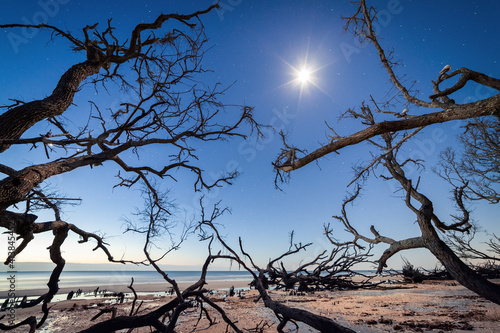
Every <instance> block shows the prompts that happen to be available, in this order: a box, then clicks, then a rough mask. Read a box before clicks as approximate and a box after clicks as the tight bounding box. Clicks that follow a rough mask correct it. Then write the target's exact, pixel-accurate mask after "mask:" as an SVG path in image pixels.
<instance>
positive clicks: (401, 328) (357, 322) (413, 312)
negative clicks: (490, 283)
mask: <svg viewBox="0 0 500 333" xmlns="http://www.w3.org/2000/svg"><path fill="white" fill-rule="evenodd" d="M248 282H249V281H243V280H240V281H213V282H210V285H208V286H207V288H209V289H218V290H217V291H215V292H214V293H213V295H211V299H212V300H213V301H214V302H215V303H216V304H217V305H219V306H220V307H222V308H223V309H224V310H225V311H226V314H227V315H228V317H229V318H231V319H232V320H233V321H234V322H237V326H238V327H239V328H240V329H242V330H243V329H251V328H255V327H256V326H257V325H258V324H260V327H263V326H264V327H265V328H264V329H263V330H262V332H276V324H277V320H276V318H275V316H274V314H273V313H272V311H270V310H269V309H266V308H265V307H264V306H263V304H262V302H261V301H259V302H255V300H256V299H257V297H258V295H257V292H256V291H255V290H248V289H245V290H244V291H242V293H241V297H239V296H238V293H237V296H234V297H229V296H228V295H227V288H229V287H231V286H234V287H235V289H236V290H237V291H238V289H240V288H245V287H247V285H248ZM185 286H186V284H182V285H181V287H185ZM116 287H117V289H114V290H113V291H129V290H127V288H126V287H123V286H120V287H119V286H116ZM118 287H119V288H118ZM136 287H137V288H136V290H137V291H138V292H140V296H139V300H141V301H143V304H142V307H141V311H140V312H139V313H140V314H141V313H147V312H149V311H151V310H152V309H155V308H156V307H158V306H160V305H162V304H165V303H166V302H168V301H169V300H170V299H172V296H170V295H167V294H165V292H164V291H163V290H162V289H158V287H159V286H158V285H140V286H139V285H138V286H136ZM109 289H111V288H109ZM61 292H63V291H61ZM153 292H154V293H153ZM270 295H271V297H273V299H274V300H279V301H281V302H283V303H284V304H286V305H288V306H290V307H296V308H302V309H305V310H308V311H311V312H314V313H316V314H320V315H323V316H327V317H329V318H331V319H333V320H335V321H337V322H338V323H340V324H342V325H344V326H347V327H349V328H351V329H353V330H354V331H356V332H466V331H473V332H480V333H485V332H498V331H499V330H500V306H498V305H495V304H493V303H491V302H489V301H487V300H485V299H483V298H482V297H479V296H477V295H475V294H474V293H472V292H470V291H469V290H467V289H465V288H464V287H462V286H461V285H459V284H457V283H456V282H454V281H426V282H424V283H422V284H402V283H396V284H383V285H381V286H380V287H378V288H376V289H371V290H349V291H321V292H314V293H312V292H311V293H306V294H304V295H290V293H289V292H285V291H270ZM127 300H128V302H127ZM115 301H116V300H115V299H103V298H95V297H94V298H87V299H84V300H78V299H73V300H69V301H61V302H56V303H54V305H53V307H52V309H51V312H50V315H49V317H48V319H47V322H46V324H45V325H44V327H43V328H42V329H41V330H39V331H40V332H77V331H79V330H82V329H84V328H86V327H90V326H91V325H93V324H94V323H96V322H99V321H102V320H106V319H108V318H110V315H111V314H109V313H106V314H104V315H102V316H100V317H99V318H98V319H97V320H95V321H94V322H91V321H90V318H92V317H93V316H95V315H96V314H98V313H99V312H100V310H101V309H104V308H106V307H110V306H112V303H113V302H115ZM130 301H131V298H130V297H128V298H127V299H126V301H125V302H124V303H123V304H114V305H113V306H115V307H116V309H117V315H125V314H128V312H129V311H130V308H131V302H130ZM207 309H208V311H209V314H210V316H211V317H212V319H214V318H215V320H216V322H217V323H216V324H215V325H212V326H210V325H209V321H208V320H207V319H206V318H204V317H203V318H202V319H201V320H200V321H199V323H198V324H197V325H195V324H196V323H197V321H198V318H199V317H200V309H199V308H190V309H188V310H186V311H185V312H184V314H183V315H182V316H181V318H180V321H179V324H178V326H177V332H207V333H218V332H224V331H225V330H226V324H225V323H224V322H223V321H222V318H221V316H220V315H219V314H218V313H216V312H215V310H213V309H211V308H210V307H208V306H207ZM30 315H37V316H38V317H40V307H39V306H38V307H35V308H30V309H18V310H17V312H16V317H17V319H18V320H22V319H23V318H26V317H28V316H30ZM286 328H287V330H285V331H289V332H297V331H298V332H317V331H316V330H313V329H310V328H309V327H307V326H305V325H303V324H299V325H298V330H297V328H296V327H295V326H294V325H292V324H288V325H287V327H286ZM11 332H26V327H24V328H20V329H17V330H13V331H11ZM37 332H38V330H37ZM123 332H126V330H124V331H123ZM134 332H150V329H149V328H142V329H138V330H134Z"/></svg>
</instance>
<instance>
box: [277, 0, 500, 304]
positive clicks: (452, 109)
mask: <svg viewBox="0 0 500 333" xmlns="http://www.w3.org/2000/svg"><path fill="white" fill-rule="evenodd" d="M354 3H355V4H356V5H357V10H356V13H355V14H354V15H352V16H350V17H346V18H345V20H346V27H345V30H346V31H349V32H351V33H353V34H354V35H355V36H357V37H359V38H361V39H362V40H364V41H366V42H368V43H371V44H372V45H373V46H374V47H375V49H376V50H377V53H378V55H379V58H380V61H381V63H382V65H383V67H384V68H385V70H386V72H387V73H388V75H389V78H390V80H391V81H392V84H393V86H394V87H395V88H396V91H397V94H396V96H394V98H395V99H392V100H393V101H394V100H396V101H397V100H400V101H401V104H402V105H403V106H401V109H402V108H403V107H405V109H406V108H407V107H410V106H416V107H419V108H420V110H425V109H427V110H429V112H427V113H424V114H421V115H412V114H409V113H408V112H407V111H406V112H403V113H401V112H399V111H398V112H394V111H393V109H392V108H391V103H390V102H387V103H377V102H376V101H375V100H374V99H373V98H372V99H371V104H372V105H373V107H375V109H376V112H377V113H378V114H382V115H383V116H380V117H385V118H383V119H382V120H376V119H375V117H374V115H373V112H372V110H371V107H370V106H369V105H368V104H366V103H363V105H362V106H361V108H360V111H355V110H351V109H350V110H348V111H347V112H346V113H345V114H344V116H345V117H352V118H354V119H360V120H361V122H362V124H364V125H365V126H366V128H365V129H363V130H361V131H359V132H356V133H352V134H350V135H347V136H344V137H342V136H339V135H338V134H337V133H336V132H335V131H333V135H332V137H331V140H330V142H329V143H328V144H325V145H323V146H321V147H319V148H318V149H316V150H314V151H313V152H311V153H308V154H306V155H304V156H303V157H301V158H298V159H296V160H295V162H293V163H286V164H281V161H282V156H281V155H280V156H278V157H277V159H276V161H275V163H274V166H275V170H276V172H277V177H276V179H277V180H278V181H279V180H281V179H284V178H286V176H287V174H288V173H290V172H291V171H293V170H296V169H298V168H301V167H303V166H305V165H307V164H309V163H311V162H313V161H316V160H317V159H319V158H320V157H322V156H325V155H326V154H330V153H333V152H336V153H338V151H339V150H340V149H342V148H344V147H347V146H350V145H356V144H359V143H362V142H371V143H373V144H374V145H375V146H376V147H377V148H379V149H382V151H383V153H382V154H380V155H378V156H375V157H374V158H373V160H372V161H371V162H370V163H369V164H368V165H367V166H365V167H362V168H359V169H357V170H356V176H355V179H354V180H353V182H355V181H358V180H362V179H363V177H365V176H367V175H368V174H369V173H370V171H373V170H374V169H375V168H376V167H377V166H380V165H381V166H383V167H384V168H385V169H386V170H387V171H388V172H389V173H390V177H389V178H390V179H392V181H396V182H397V183H398V184H399V185H400V186H401V188H402V189H403V191H404V192H405V193H406V195H405V202H406V205H407V207H408V208H409V209H410V210H411V211H412V212H413V213H414V214H415V216H416V218H417V222H418V225H419V227H420V231H421V235H420V236H418V237H414V238H409V239H404V240H394V239H392V238H389V237H386V236H383V235H380V234H379V233H378V232H377V230H376V229H375V227H373V226H372V228H371V232H372V233H373V236H372V237H367V236H365V235H362V234H360V233H358V231H357V230H356V229H355V228H354V226H353V225H352V224H351V222H350V221H349V219H348V216H347V213H346V205H347V204H348V203H349V202H352V201H354V200H355V199H356V198H357V197H358V195H359V191H360V188H357V189H356V190H355V191H354V193H353V194H352V195H351V196H350V197H348V198H347V199H346V201H345V202H344V204H343V206H342V207H343V208H342V215H341V216H337V217H336V218H337V219H338V220H339V221H341V222H342V223H343V224H344V226H345V227H346V228H347V230H348V231H349V232H351V233H352V234H353V235H354V240H353V241H352V244H358V242H359V241H366V242H369V243H372V244H377V243H386V244H389V245H390V246H389V248H388V249H387V250H386V251H385V252H384V254H383V255H382V257H381V258H380V259H379V271H381V270H382V268H383V267H384V266H385V264H386V262H387V260H388V259H389V258H390V257H392V256H393V255H394V254H395V253H398V252H399V251H402V250H404V249H412V248H427V249H429V250H430V251H431V252H432V253H433V254H434V256H436V258H438V259H439V260H440V261H441V262H442V264H443V265H444V266H445V267H446V269H447V270H448V271H449V272H450V274H451V275H452V276H453V277H454V278H455V279H456V280H457V281H459V282H460V283H461V284H463V285H464V286H466V287H467V288H469V289H471V290H473V291H475V292H476V293H478V294H479V295H481V296H484V297H485V298H487V299H489V300H491V301H493V302H495V303H497V304H500V286H498V285H496V284H493V283H491V282H489V281H487V280H486V279H484V278H482V277H481V276H479V275H477V274H476V273H475V272H474V271H473V270H471V269H470V268H469V267H468V266H467V265H466V264H465V263H463V262H462V261H461V260H460V259H459V257H458V256H457V255H456V254H455V253H454V252H453V251H452V250H451V249H450V248H449V247H448V246H447V245H446V244H445V242H443V241H442V240H441V238H440V237H439V234H438V230H439V232H445V231H458V232H466V231H468V230H469V229H470V228H471V224H470V223H469V211H468V210H467V209H466V208H465V205H464V200H465V199H467V197H466V193H468V195H469V197H471V196H472V195H476V196H483V197H484V198H485V199H487V198H493V200H492V201H494V200H495V199H494V197H495V195H496V194H495V193H494V192H486V193H485V192H479V191H478V190H477V187H476V189H474V187H467V184H466V183H465V184H464V183H462V184H457V186H456V187H455V189H454V198H455V202H456V205H457V206H458V208H459V211H460V212H461V213H462V216H460V217H457V219H456V221H454V222H453V223H450V224H446V223H444V222H442V220H441V219H440V218H439V217H438V216H437V215H436V213H435V212H434V210H433V205H432V202H431V201H430V200H429V198H428V197H426V196H425V195H424V194H423V193H422V192H420V191H419V190H418V182H417V184H414V183H413V182H412V181H411V180H410V179H409V178H408V177H407V176H406V175H405V173H404V170H403V166H404V165H405V164H407V163H418V161H411V160H403V161H398V159H397V153H398V151H399V150H400V149H402V146H403V144H404V143H405V142H406V141H408V140H410V139H411V138H412V136H414V135H415V134H416V133H417V132H419V131H420V130H422V129H423V128H425V127H427V126H431V125H434V124H439V123H444V122H449V121H455V120H470V121H471V124H473V123H474V122H476V121H477V120H478V119H480V118H481V117H484V119H487V122H489V123H492V124H495V125H494V126H493V127H492V128H498V127H497V126H498V125H497V124H498V119H499V118H500V94H497V95H494V96H492V97H489V98H485V99H483V100H479V101H477V102H473V103H468V104H459V103H456V102H455V101H454V100H453V99H451V98H450V95H452V94H453V93H454V92H457V91H459V90H461V89H462V88H463V87H464V86H465V85H466V84H467V82H469V81H474V82H476V83H478V84H480V85H483V86H486V87H489V88H492V89H494V90H497V91H500V80H499V79H496V78H493V77H489V76H487V75H485V74H482V73H479V72H475V71H473V70H470V69H467V68H459V69H456V70H454V71H449V68H450V66H447V68H446V69H443V71H441V73H439V75H438V77H437V79H436V81H432V87H433V90H434V94H433V95H432V96H429V100H422V99H419V98H417V97H415V96H414V95H413V92H412V91H411V89H409V88H408V87H406V86H405V85H404V83H403V81H402V80H401V76H400V75H398V74H396V72H395V69H394V65H395V63H394V62H393V60H392V59H391V57H390V56H388V55H387V53H386V51H385V50H384V48H383V47H382V45H381V44H380V42H379V39H378V37H377V35H376V33H375V31H374V28H373V23H374V21H375V20H376V19H377V12H376V10H375V9H374V8H373V7H369V6H368V5H367V4H366V1H365V0H360V1H356V2H354ZM457 77H458V80H457V82H456V83H455V84H454V85H452V86H451V87H449V88H446V89H442V88H441V85H442V84H444V83H446V82H448V81H447V80H449V79H451V78H454V79H455V78H457ZM379 105H383V106H382V107H380V106H379ZM433 109H438V111H432V110H433ZM406 110H407V109H406ZM387 117H389V118H387ZM394 117H397V120H391V119H390V118H392V119H394ZM470 126H473V125H470ZM329 128H330V129H332V128H331V127H330V126H329ZM409 130H413V131H412V132H411V133H408V131H409ZM398 134H399V135H400V136H399V137H398ZM495 134H496V135H495ZM477 137H478V138H480V140H483V141H484V142H487V140H484V139H481V136H477ZM482 138H488V139H491V138H493V139H494V140H496V141H493V146H494V147H498V132H495V130H489V132H488V136H484V135H483V136H482ZM379 139H381V140H380V141H381V142H379V141H378V140H379ZM470 142H471V143H472V145H471V147H473V145H474V144H477V142H474V141H470ZM288 146H291V145H289V144H288ZM490 149H491V148H490V146H488V145H487V144H481V150H479V151H478V153H479V154H481V155H482V154H487V152H488V151H489V150H490ZM495 151H496V150H495ZM492 154H493V156H496V155H495V153H494V152H492ZM491 160H493V161H494V160H495V158H494V157H493V158H492V159H490V161H491ZM493 163H494V162H493ZM472 165H474V164H472ZM493 167H496V168H497V169H496V170H498V160H496V164H495V163H494V164H493ZM477 170H481V169H480V168H478V169H477ZM283 174H285V175H283ZM462 174H463V175H464V176H465V177H469V176H470V175H467V174H465V173H462ZM497 175H498V174H497ZM475 176H476V177H479V175H478V174H476V175H475ZM476 179H477V178H476ZM466 180H467V179H466ZM483 181H484V180H483ZM495 182H496V180H495V179H493V180H492V181H491V184H495ZM474 191H475V192H474ZM415 203H416V204H417V205H418V206H415ZM330 232H331V230H327V233H330Z"/></svg>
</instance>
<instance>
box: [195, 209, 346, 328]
mask: <svg viewBox="0 0 500 333" xmlns="http://www.w3.org/2000/svg"><path fill="white" fill-rule="evenodd" d="M225 211H226V210H225V209H220V207H219V206H218V204H216V205H215V206H214V209H213V211H212V213H211V214H210V215H209V216H208V215H205V209H204V208H203V205H202V219H201V222H200V225H199V229H200V232H201V234H202V235H203V236H204V238H205V239H209V240H210V241H212V240H213V239H216V240H217V241H218V242H219V243H220V244H221V245H222V247H223V249H224V250H225V251H227V252H228V253H229V254H228V257H230V259H231V260H233V261H234V262H236V263H237V264H238V265H239V266H240V267H242V268H243V269H245V270H246V271H248V272H249V273H250V274H251V275H252V277H253V284H254V286H255V288H256V289H257V290H258V292H259V295H260V299H261V300H262V301H263V303H264V306H265V307H266V308H269V309H270V310H272V311H273V312H274V314H275V315H276V318H277V319H278V321H279V324H278V326H277V328H276V329H277V331H278V332H283V329H284V328H285V326H286V324H287V323H289V322H291V323H295V322H302V323H304V324H306V325H309V326H310V327H312V328H314V329H317V330H318V331H320V332H325V333H326V332H328V333H334V332H354V331H353V330H351V329H349V328H347V327H344V326H342V325H339V324H337V323H336V322H334V321H333V320H331V319H330V318H327V317H324V316H320V315H317V314H314V313H311V312H309V311H306V310H302V309H297V308H292V307H289V306H286V305H284V304H283V303H281V302H278V301H274V300H273V299H272V298H271V296H270V295H269V293H268V292H267V288H266V284H267V281H266V280H267V279H266V275H271V274H273V271H274V272H275V270H274V269H273V268H270V266H273V264H274V263H276V262H278V261H279V260H281V259H283V258H284V257H287V256H290V255H293V254H295V253H298V252H301V251H303V250H305V249H306V248H307V247H308V246H310V245H311V243H308V244H301V243H299V244H294V245H293V246H291V247H290V248H289V249H288V251H286V252H285V253H283V254H282V255H280V256H278V257H277V258H275V259H273V260H271V261H270V263H269V264H268V265H267V267H266V268H261V267H260V266H258V265H257V264H256V263H255V262H254V260H253V259H252V257H251V256H250V255H249V254H248V253H246V252H245V250H244V248H243V243H242V240H241V238H239V248H240V251H241V256H240V255H239V254H238V253H237V252H236V251H235V250H234V249H233V248H231V247H230V246H229V245H228V244H227V242H226V241H225V240H224V238H223V237H222V236H221V235H220V233H219V231H218V230H217V227H216V225H215V223H214V220H215V218H217V217H218V216H220V215H221V214H223V213H224V212H225ZM320 257H321V255H320V256H318V257H317V258H316V259H315V260H313V261H312V262H311V264H313V263H314V262H315V261H316V260H318V259H319V258H320ZM247 261H248V262H249V263H248V264H247Z"/></svg>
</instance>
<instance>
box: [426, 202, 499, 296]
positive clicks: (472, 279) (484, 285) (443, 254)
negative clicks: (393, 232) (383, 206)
mask: <svg viewBox="0 0 500 333" xmlns="http://www.w3.org/2000/svg"><path fill="white" fill-rule="evenodd" d="M432 212H433V208H432V203H431V202H430V201H429V202H428V203H426V204H424V205H422V208H421V209H420V212H419V214H418V218H417V220H418V224H419V226H420V229H421V231H422V236H423V237H424V239H425V244H426V247H427V248H428V249H429V251H431V252H432V254H434V256H436V258H437V259H438V260H439V261H441V263H442V264H443V265H444V266H445V267H446V269H447V270H448V272H449V273H450V274H451V276H452V277H453V278H454V279H455V280H457V282H458V283H460V284H461V285H463V286H464V287H466V288H467V289H469V290H471V291H473V292H475V293H476V294H478V295H480V296H483V297H484V298H486V299H488V300H490V301H492V302H493V303H496V304H499V305H500V285H497V284H495V283H492V282H490V281H488V280H487V279H485V278H484V277H482V276H481V275H479V274H478V273H476V272H474V270H472V269H471V268H470V267H469V266H467V265H466V264H465V263H464V262H463V261H462V260H461V259H460V258H459V257H458V256H457V255H456V254H455V253H454V252H453V251H452V250H451V249H450V248H449V246H448V245H446V243H445V242H443V241H442V240H441V239H440V238H439V236H438V234H437V232H436V230H435V229H434V227H433V226H432V222H431V217H432Z"/></svg>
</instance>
